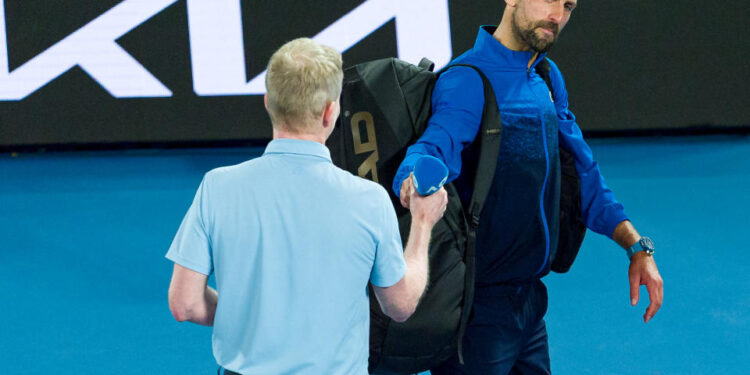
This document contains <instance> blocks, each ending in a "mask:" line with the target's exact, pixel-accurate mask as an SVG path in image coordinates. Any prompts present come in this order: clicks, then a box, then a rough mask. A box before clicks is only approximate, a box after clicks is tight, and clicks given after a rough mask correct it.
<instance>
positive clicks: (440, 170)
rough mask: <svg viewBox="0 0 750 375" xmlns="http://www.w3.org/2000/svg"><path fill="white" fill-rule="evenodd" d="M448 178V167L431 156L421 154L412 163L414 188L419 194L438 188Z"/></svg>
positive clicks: (423, 194)
mask: <svg viewBox="0 0 750 375" xmlns="http://www.w3.org/2000/svg"><path fill="white" fill-rule="evenodd" d="M447 180H448V167H446V166H445V164H443V162H442V161H440V159H438V158H436V157H433V156H422V157H420V158H419V159H417V162H416V163H414V188H416V189H417V193H419V195H421V196H426V195H430V194H432V193H434V192H436V191H438V190H440V188H441V187H443V185H445V182H446V181H447Z"/></svg>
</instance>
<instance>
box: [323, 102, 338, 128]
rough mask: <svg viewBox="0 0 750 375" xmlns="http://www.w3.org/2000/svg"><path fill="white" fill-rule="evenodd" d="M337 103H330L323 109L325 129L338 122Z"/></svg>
mask: <svg viewBox="0 0 750 375" xmlns="http://www.w3.org/2000/svg"><path fill="white" fill-rule="evenodd" d="M336 114H337V113H336V102H335V101H333V102H329V103H328V104H326V107H325V108H324V109H323V127H324V128H327V127H329V126H332V125H333V123H335V122H336Z"/></svg>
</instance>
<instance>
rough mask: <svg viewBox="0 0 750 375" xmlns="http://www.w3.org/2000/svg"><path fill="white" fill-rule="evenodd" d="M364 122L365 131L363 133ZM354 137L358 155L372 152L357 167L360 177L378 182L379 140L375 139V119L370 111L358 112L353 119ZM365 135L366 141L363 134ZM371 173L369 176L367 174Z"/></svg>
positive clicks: (355, 149) (355, 151)
mask: <svg viewBox="0 0 750 375" xmlns="http://www.w3.org/2000/svg"><path fill="white" fill-rule="evenodd" d="M362 123H364V128H365V133H364V134H362V126H361V125H362ZM351 129H352V138H353V139H354V153H355V154H357V155H360V154H365V153H368V152H371V154H370V156H368V157H367V159H365V161H364V162H363V163H362V164H361V165H360V166H359V168H357V174H358V175H359V177H362V178H366V179H368V180H372V181H375V182H378V183H379V181H378V167H377V163H378V159H379V157H380V156H379V155H378V142H377V140H376V139H375V120H374V119H373V118H372V113H370V112H357V113H355V114H354V116H352V121H351ZM363 135H364V141H363V137H362V136H363ZM368 174H369V175H370V177H369V178H368V177H367V175H368Z"/></svg>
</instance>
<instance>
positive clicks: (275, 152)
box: [166, 38, 447, 375]
mask: <svg viewBox="0 0 750 375" xmlns="http://www.w3.org/2000/svg"><path fill="white" fill-rule="evenodd" d="M342 77H343V74H342V70H341V55H340V54H339V53H338V52H336V51H335V50H334V49H332V48H330V47H325V46H321V45H318V44H317V43H315V42H313V41H312V40H310V39H304V38H303V39H297V40H294V41H291V42H289V43H287V44H285V45H284V46H283V47H281V49H279V50H278V51H277V52H276V53H274V55H273V56H272V57H271V60H270V62H269V64H268V71H267V77H266V89H267V94H266V97H265V99H266V108H267V109H268V112H269V115H270V117H271V122H272V123H273V138H274V139H273V140H272V141H271V142H270V143H269V145H268V147H267V148H266V151H265V153H264V154H263V156H261V157H259V158H257V159H254V160H250V161H247V162H244V163H242V164H239V165H235V166H230V167H223V168H218V169H215V170H212V171H210V172H208V173H207V174H206V175H205V177H204V178H203V182H201V185H200V187H199V188H198V192H197V193H196V195H195V199H194V201H193V204H192V205H191V206H190V209H189V210H188V212H187V214H186V215H185V218H184V220H183V222H182V225H181V226H180V228H179V230H178V232H177V235H176V236H175V239H174V241H173V243H172V246H171V247H170V249H169V252H168V253H167V255H166V256H167V258H168V259H170V260H172V261H173V262H174V263H175V265H174V271H173V275H172V282H171V284H170V288H169V305H170V309H171V310H172V313H173V315H174V316H175V318H176V319H177V320H179V321H191V322H194V323H198V324H203V325H213V326H214V333H213V351H214V357H215V358H216V361H217V362H218V363H219V365H220V366H222V367H223V368H225V369H226V373H227V374H243V375H249V374H321V375H322V374H326V375H328V374H341V375H352V374H362V375H364V374H367V356H368V334H369V299H368V296H367V283H368V281H370V282H372V284H373V286H374V288H373V289H374V290H375V294H376V296H377V298H378V300H379V301H380V304H381V306H382V308H383V310H384V311H385V313H386V314H388V315H389V316H391V317H392V318H394V319H395V320H397V321H404V320H406V319H407V318H408V317H409V316H410V315H411V313H413V311H414V309H415V308H416V305H417V302H418V301H419V298H420V296H421V295H422V292H423V291H424V287H425V284H426V281H427V268H428V267H427V245H428V243H429V238H430V231H431V229H432V226H433V225H434V224H435V222H436V221H437V220H438V219H440V217H441V216H442V213H443V211H444V210H445V206H446V203H447V197H446V194H445V191H444V190H441V191H440V192H438V193H436V194H434V195H431V196H429V197H421V196H418V195H416V194H415V193H413V192H412V197H411V199H412V201H411V211H412V216H413V220H412V227H411V231H410V235H409V243H408V244H407V246H406V248H405V249H404V248H402V245H401V239H400V235H399V231H398V225H397V220H396V215H395V212H394V210H393V207H392V205H391V201H390V199H389V198H388V195H387V193H386V191H385V190H384V189H383V188H382V187H381V186H380V185H377V184H375V183H373V182H370V181H367V180H364V179H361V178H359V177H355V176H353V175H351V174H350V173H348V172H346V171H343V170H341V169H339V168H337V167H335V166H334V165H333V164H332V163H331V158H330V154H329V151H328V149H327V148H326V147H325V140H326V139H327V138H328V136H329V135H330V133H331V131H332V130H333V126H334V124H335V122H336V118H337V117H338V114H339V110H340V106H339V95H340V93H341V81H342ZM212 272H213V273H215V275H216V290H213V289H212V288H210V287H208V286H207V285H206V281H207V279H208V276H209V275H210V274H211V273H212ZM219 295H220V297H219Z"/></svg>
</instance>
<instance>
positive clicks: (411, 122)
mask: <svg viewBox="0 0 750 375" xmlns="http://www.w3.org/2000/svg"><path fill="white" fill-rule="evenodd" d="M457 65H463V64H457ZM463 66H467V67H470V68H473V69H475V70H476V71H477V73H478V74H479V75H480V76H481V77H482V81H483V83H484V97H485V106H484V114H483V119H482V129H481V131H480V136H478V137H477V139H476V140H475V142H479V144H478V145H475V146H476V147H479V153H480V154H479V155H480V157H479V163H478V166H477V169H476V176H474V177H473V181H474V186H473V187H474V189H473V195H472V198H471V201H470V203H469V207H463V205H462V203H461V200H460V199H459V197H458V194H457V193H456V190H455V188H454V187H453V185H452V184H447V185H446V190H447V192H448V206H447V208H446V211H445V214H444V215H443V218H442V219H441V220H440V221H438V222H437V223H436V225H435V227H434V228H433V230H432V239H431V242H430V246H429V267H430V278H429V284H428V286H427V289H426V292H425V294H424V296H423V297H422V299H421V301H420V303H419V306H417V309H416V311H415V313H414V314H413V315H412V316H411V317H410V318H409V319H408V320H407V321H406V322H403V323H397V322H394V321H393V320H391V319H390V318H389V317H388V316H386V315H385V314H384V313H383V312H382V310H381V308H380V305H379V303H378V302H377V300H376V299H375V295H374V293H373V291H372V288H371V287H370V357H369V372H370V373H372V374H378V373H401V374H405V373H418V372H421V371H426V370H429V369H430V368H433V367H435V366H436V365H438V364H440V363H441V362H443V361H445V360H446V359H448V358H449V357H451V356H452V355H453V354H456V353H458V355H459V358H461V338H462V336H463V332H464V330H465V328H466V325H467V323H468V320H469V316H470V313H471V306H472V303H473V295H474V249H475V246H474V244H475V240H476V235H475V233H476V228H477V226H478V225H479V217H480V215H481V210H482V206H483V204H484V201H485V198H486V196H487V192H488V191H489V188H490V185H491V183H492V177H493V176H494V171H495V166H496V162H497V155H498V152H499V148H500V139H501V133H502V121H501V119H500V112H499V110H498V108H497V101H496V100H495V95H494V91H493V90H492V86H491V85H490V83H489V81H488V80H487V78H486V77H485V76H484V74H483V73H482V72H481V71H480V70H479V69H478V68H476V67H473V66H470V65H463ZM432 68H433V64H432V63H431V62H430V61H429V60H427V59H423V60H422V62H420V64H419V66H414V65H411V64H409V63H406V62H403V61H401V60H398V59H394V58H389V59H381V60H375V61H370V62H366V63H363V64H359V65H355V66H353V67H350V68H348V69H346V70H345V71H344V83H343V91H342V94H341V115H340V117H339V119H338V122H337V123H336V127H335V129H334V131H333V133H332V134H331V136H330V137H329V138H328V141H327V146H328V148H329V149H330V151H331V157H332V159H333V162H334V163H335V164H336V165H337V166H339V167H341V168H343V169H345V170H348V171H350V172H351V173H352V174H355V175H358V176H360V177H363V178H366V179H369V180H372V181H375V182H377V183H379V184H381V185H382V186H383V187H385V189H386V190H387V191H388V193H389V195H390V197H391V200H392V203H393V206H394V207H395V210H396V214H397V216H398V219H399V228H400V231H401V237H402V241H403V243H404V244H406V241H407V238H406V237H407V235H408V233H409V226H410V223H411V216H410V214H409V211H408V210H406V209H404V208H403V207H401V204H400V203H399V200H398V198H397V197H396V195H395V194H394V193H393V192H392V191H391V186H392V184H393V179H394V176H395V174H396V170H397V169H398V166H399V165H400V163H401V161H403V159H404V156H405V154H406V148H407V147H408V146H409V145H411V144H413V143H414V142H416V141H417V139H418V138H419V137H420V136H421V135H422V133H423V132H424V130H425V127H426V126H427V122H428V120H429V116H430V114H431V112H430V101H431V94H432V89H433V88H434V85H435V82H436V80H437V77H438V75H439V73H434V72H432ZM573 167H574V166H573ZM574 172H575V170H574ZM576 177H577V175H576ZM579 189H580V187H579ZM567 196H572V197H575V194H572V195H571V194H568V195H567ZM578 197H579V200H578V207H579V208H578V209H579V212H580V193H579V194H578ZM561 211H562V210H561ZM579 217H580V215H579ZM562 232H563V230H562V229H561V233H562ZM580 237H581V238H582V235H581V236H580ZM578 246H580V243H578ZM577 250H578V249H577V247H576V248H575V252H576V253H577ZM562 253H563V252H561V251H558V256H559V254H562ZM574 258H575V254H574V255H573V256H572V258H570V263H572V259H574ZM553 264H554V262H553ZM567 267H568V268H569V267H570V265H569V264H568V265H567Z"/></svg>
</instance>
